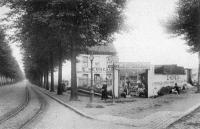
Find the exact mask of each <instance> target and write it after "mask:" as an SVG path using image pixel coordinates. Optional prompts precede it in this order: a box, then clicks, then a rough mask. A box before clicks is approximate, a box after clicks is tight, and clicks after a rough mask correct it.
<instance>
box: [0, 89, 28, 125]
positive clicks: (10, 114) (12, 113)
mask: <svg viewBox="0 0 200 129" xmlns="http://www.w3.org/2000/svg"><path fill="white" fill-rule="evenodd" d="M25 91H26V93H25V100H24V102H23V103H22V104H20V105H19V106H18V107H16V108H15V109H13V110H11V111H9V112H8V113H6V114H5V115H3V116H1V117H0V124H2V123H4V122H6V121H7V120H9V119H11V118H13V117H15V116H16V115H17V114H18V113H19V112H21V111H22V110H23V109H24V108H25V107H26V106H27V105H28V103H29V101H30V93H29V90H28V88H27V87H26V90H25Z"/></svg>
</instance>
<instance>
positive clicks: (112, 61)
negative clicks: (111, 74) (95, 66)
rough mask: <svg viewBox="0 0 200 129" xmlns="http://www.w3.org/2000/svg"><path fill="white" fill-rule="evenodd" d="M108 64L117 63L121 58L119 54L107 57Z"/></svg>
mask: <svg viewBox="0 0 200 129" xmlns="http://www.w3.org/2000/svg"><path fill="white" fill-rule="evenodd" d="M106 61H107V65H112V64H113V63H114V64H116V63H118V62H119V58H118V57H117V56H108V57H107V58H106Z"/></svg>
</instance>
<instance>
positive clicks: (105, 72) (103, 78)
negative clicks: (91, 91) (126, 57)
mask: <svg viewBox="0 0 200 129" xmlns="http://www.w3.org/2000/svg"><path fill="white" fill-rule="evenodd" d="M93 56H94V60H93V84H94V86H95V87H97V88H101V87H102V85H103V83H107V86H108V87H107V89H108V90H113V69H112V68H111V67H109V66H111V65H112V64H113V61H114V62H116V63H117V62H118V59H117V56H112V55H93ZM89 57H90V55H86V54H81V55H79V57H78V58H77V60H78V63H77V84H78V86H85V87H90V85H91V62H90V59H89ZM114 86H115V88H114V90H115V97H118V71H117V70H115V85H114Z"/></svg>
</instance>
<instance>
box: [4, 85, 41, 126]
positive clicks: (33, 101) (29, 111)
mask: <svg viewBox="0 0 200 129" xmlns="http://www.w3.org/2000/svg"><path fill="white" fill-rule="evenodd" d="M23 86H25V84H23ZM28 89H29V92H30V101H29V103H28V105H27V106H26V107H25V108H24V109H23V110H22V111H21V112H19V113H18V114H17V115H16V116H15V117H12V118H10V119H9V120H8V121H5V122H4V123H2V124H1V125H0V129H19V128H22V127H23V125H24V124H26V123H27V121H29V120H31V119H32V117H33V116H34V115H35V114H36V113H37V112H38V110H40V106H41V103H40V101H39V99H38V95H37V94H36V93H35V92H34V91H33V90H32V89H31V88H30V87H29V85H28ZM8 97H9V96H8Z"/></svg>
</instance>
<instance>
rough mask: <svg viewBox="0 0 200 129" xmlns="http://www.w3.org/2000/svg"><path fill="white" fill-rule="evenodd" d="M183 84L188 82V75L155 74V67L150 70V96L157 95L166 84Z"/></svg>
mask: <svg viewBox="0 0 200 129" xmlns="http://www.w3.org/2000/svg"><path fill="white" fill-rule="evenodd" d="M175 83H177V84H178V86H183V85H184V84H186V83H187V75H186V74H185V75H163V74H155V73H154V67H151V69H150V70H149V71H148V97H150V96H153V95H157V92H158V91H159V90H160V89H161V88H162V87H166V86H174V85H175Z"/></svg>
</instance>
